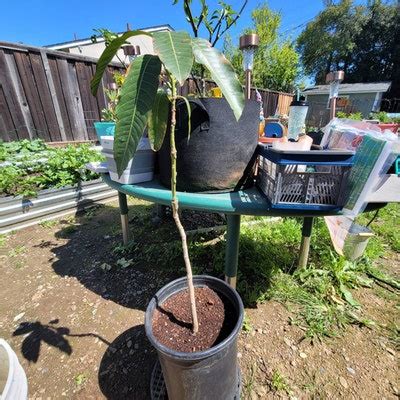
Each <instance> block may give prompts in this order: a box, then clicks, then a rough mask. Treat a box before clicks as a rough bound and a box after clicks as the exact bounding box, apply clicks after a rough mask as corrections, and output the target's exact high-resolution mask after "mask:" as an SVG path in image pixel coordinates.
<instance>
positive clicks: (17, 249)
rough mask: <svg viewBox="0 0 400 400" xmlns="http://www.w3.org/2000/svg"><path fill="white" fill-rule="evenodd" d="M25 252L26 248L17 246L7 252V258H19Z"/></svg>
mask: <svg viewBox="0 0 400 400" xmlns="http://www.w3.org/2000/svg"><path fill="white" fill-rule="evenodd" d="M25 251H26V247H25V246H23V245H18V246H15V247H14V248H13V249H11V250H10V251H9V252H8V256H9V257H17V256H20V255H21V254H24V253H25Z"/></svg>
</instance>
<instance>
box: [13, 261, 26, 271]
mask: <svg viewBox="0 0 400 400" xmlns="http://www.w3.org/2000/svg"><path fill="white" fill-rule="evenodd" d="M24 265H25V263H24V262H23V261H21V260H18V261H16V262H15V263H14V267H15V269H21V268H22V267H23V266H24Z"/></svg>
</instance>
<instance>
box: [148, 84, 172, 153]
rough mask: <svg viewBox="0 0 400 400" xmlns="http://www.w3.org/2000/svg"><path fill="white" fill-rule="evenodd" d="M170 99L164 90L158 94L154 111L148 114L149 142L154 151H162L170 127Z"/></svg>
mask: <svg viewBox="0 0 400 400" xmlns="http://www.w3.org/2000/svg"><path fill="white" fill-rule="evenodd" d="M169 104H170V103H169V99H168V96H167V94H166V93H165V92H164V91H163V90H159V91H158V92H157V96H156V99H155V101H154V105H153V108H152V110H151V111H150V112H149V114H148V118H147V122H148V124H147V126H148V129H149V140H150V144H151V147H152V149H153V150H154V151H158V150H160V148H161V146H162V144H163V141H164V137H165V132H166V130H167V125H168V114H169Z"/></svg>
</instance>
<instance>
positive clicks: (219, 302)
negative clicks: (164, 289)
mask: <svg viewBox="0 0 400 400" xmlns="http://www.w3.org/2000/svg"><path fill="white" fill-rule="evenodd" d="M195 297H196V308H197V318H198V320H199V331H198V332H197V333H196V335H193V333H192V314H191V309H190V303H189V291H188V290H187V289H186V290H183V291H181V292H179V293H177V294H175V295H173V296H171V297H170V298H168V299H167V300H166V301H165V302H164V303H163V304H161V305H160V306H159V307H157V309H156V310H155V312H154V316H153V334H154V336H155V337H156V338H157V340H158V341H159V342H161V343H162V344H163V345H164V346H167V347H169V348H170V349H173V350H176V351H182V352H187V353H191V352H195V351H203V350H207V349H209V348H211V347H213V346H215V345H217V344H218V343H220V342H222V341H223V340H224V339H225V338H226V337H228V336H229V334H230V333H231V332H232V330H233V328H234V327H235V324H236V322H237V317H236V313H235V311H234V308H233V306H232V304H231V302H230V301H229V300H227V299H226V298H225V297H224V296H220V295H218V294H217V293H216V292H214V291H213V290H212V289H210V288H208V287H199V288H195Z"/></svg>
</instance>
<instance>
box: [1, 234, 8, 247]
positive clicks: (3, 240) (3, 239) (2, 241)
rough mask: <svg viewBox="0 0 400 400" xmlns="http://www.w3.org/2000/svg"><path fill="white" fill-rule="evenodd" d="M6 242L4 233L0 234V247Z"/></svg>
mask: <svg viewBox="0 0 400 400" xmlns="http://www.w3.org/2000/svg"><path fill="white" fill-rule="evenodd" d="M6 242H7V236H6V235H0V247H4V246H5V245H6Z"/></svg>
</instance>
